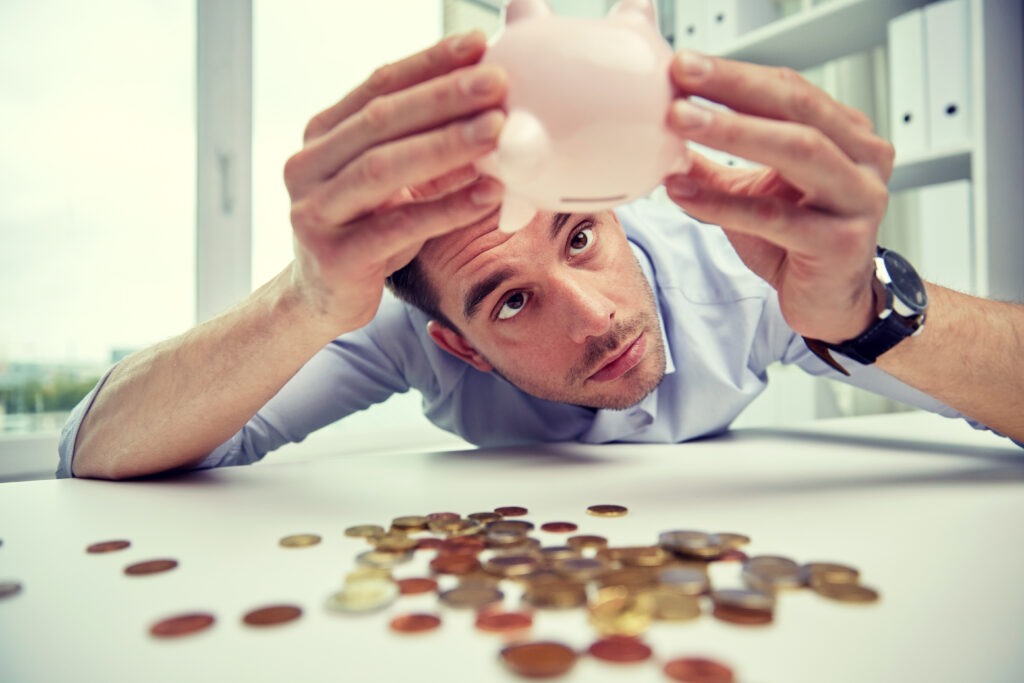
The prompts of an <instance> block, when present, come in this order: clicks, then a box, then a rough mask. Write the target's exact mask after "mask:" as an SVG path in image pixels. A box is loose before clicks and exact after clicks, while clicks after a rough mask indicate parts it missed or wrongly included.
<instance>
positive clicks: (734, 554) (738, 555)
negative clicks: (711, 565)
mask: <svg viewBox="0 0 1024 683" xmlns="http://www.w3.org/2000/svg"><path fill="white" fill-rule="evenodd" d="M748 559H750V558H748V557H747V554H746V553H745V552H743V551H742V550H737V549H736V548H729V549H728V550H726V551H725V552H724V553H722V554H721V555H719V556H718V557H716V558H714V560H713V561H714V562H746V561H747V560H748Z"/></svg>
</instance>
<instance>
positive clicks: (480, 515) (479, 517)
mask: <svg viewBox="0 0 1024 683" xmlns="http://www.w3.org/2000/svg"><path fill="white" fill-rule="evenodd" d="M466 517H467V518H468V519H472V520H475V521H477V522H480V523H481V524H487V523H488V522H500V521H501V520H502V516H501V515H499V514H498V513H497V512H474V513H471V514H468V515H466Z"/></svg>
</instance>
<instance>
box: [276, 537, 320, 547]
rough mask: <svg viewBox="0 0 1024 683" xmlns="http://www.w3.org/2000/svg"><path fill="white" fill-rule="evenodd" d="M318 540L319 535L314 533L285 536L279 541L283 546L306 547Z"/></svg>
mask: <svg viewBox="0 0 1024 683" xmlns="http://www.w3.org/2000/svg"><path fill="white" fill-rule="evenodd" d="M319 542H320V537H319V536H317V535H316V534H294V535H292V536H285V537H284V538H282V539H281V540H280V541H279V543H280V544H281V546H282V547H284V548H308V547H309V546H311V545H316V544H317V543H319Z"/></svg>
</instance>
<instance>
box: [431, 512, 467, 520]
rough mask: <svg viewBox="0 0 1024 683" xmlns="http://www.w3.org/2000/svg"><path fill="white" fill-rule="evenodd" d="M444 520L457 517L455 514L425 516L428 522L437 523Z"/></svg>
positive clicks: (445, 513)
mask: <svg viewBox="0 0 1024 683" xmlns="http://www.w3.org/2000/svg"><path fill="white" fill-rule="evenodd" d="M446 519H459V515H458V514H457V513H455V512H431V513H430V514H429V515H427V520H428V521H429V522H437V521H442V520H446Z"/></svg>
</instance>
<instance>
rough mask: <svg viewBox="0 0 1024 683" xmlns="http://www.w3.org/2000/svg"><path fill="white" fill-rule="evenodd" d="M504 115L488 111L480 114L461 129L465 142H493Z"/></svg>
mask: <svg viewBox="0 0 1024 683" xmlns="http://www.w3.org/2000/svg"><path fill="white" fill-rule="evenodd" d="M504 118H505V117H504V116H502V114H501V113H500V112H496V111H489V112H484V113H483V114H480V115H479V116H477V117H476V118H475V119H473V120H472V121H470V122H469V123H467V124H466V126H465V127H464V128H463V129H462V135H463V138H464V139H465V140H466V142H473V143H481V142H493V141H494V140H495V139H496V138H497V137H498V132H499V131H501V124H502V122H503V120H504Z"/></svg>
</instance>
